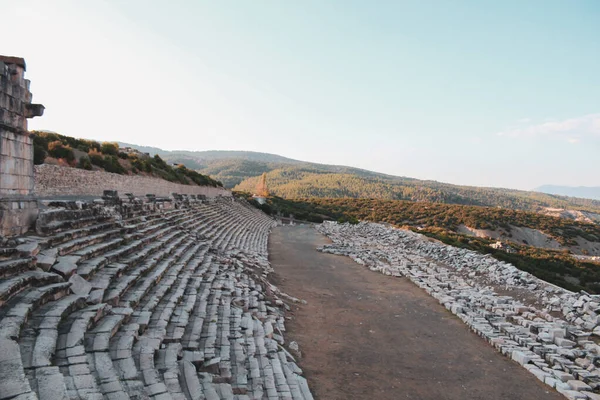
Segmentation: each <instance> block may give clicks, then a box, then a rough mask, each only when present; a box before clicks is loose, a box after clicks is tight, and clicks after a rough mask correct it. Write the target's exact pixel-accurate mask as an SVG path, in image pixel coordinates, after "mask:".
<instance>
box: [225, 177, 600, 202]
mask: <svg viewBox="0 0 600 400" xmlns="http://www.w3.org/2000/svg"><path fill="white" fill-rule="evenodd" d="M257 179H258V178H257V177H253V178H248V179H246V180H245V181H243V182H241V183H240V184H238V185H237V186H236V187H235V188H234V190H237V191H252V189H253V188H254V187H255V186H256V183H257ZM267 182H268V185H269V190H270V191H271V193H273V194H274V195H277V196H280V197H283V198H288V199H295V198H308V197H322V198H348V197H350V198H375V199H382V200H409V201H416V202H435V203H446V204H461V205H473V206H488V207H502V208H509V209H514V210H528V211H539V210H540V209H543V208H545V207H554V208H571V209H578V210H585V211H592V212H600V201H597V200H589V199H577V198H571V197H562V196H556V195H549V194H544V193H538V192H526V191H519V190H511V189H498V188H480V187H472V186H458V185H450V184H446V183H440V182H435V181H420V180H416V179H410V178H401V177H392V176H388V175H383V174H380V175H374V173H370V172H368V171H365V172H363V171H361V170H355V171H346V172H336V173H332V172H325V171H323V170H320V169H315V168H307V167H299V166H294V167H286V168H279V169H276V170H272V171H270V172H268V173H267Z"/></svg>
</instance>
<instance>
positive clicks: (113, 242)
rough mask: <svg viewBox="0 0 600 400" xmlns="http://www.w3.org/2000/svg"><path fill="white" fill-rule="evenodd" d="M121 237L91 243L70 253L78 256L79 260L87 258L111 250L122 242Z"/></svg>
mask: <svg viewBox="0 0 600 400" xmlns="http://www.w3.org/2000/svg"><path fill="white" fill-rule="evenodd" d="M123 241H124V239H123V238H115V239H110V240H107V241H104V242H101V243H98V244H92V245H90V246H86V247H84V248H82V249H79V250H77V251H76V252H75V253H72V254H73V255H75V256H78V257H80V261H85V260H89V259H90V258H93V257H96V256H98V255H100V254H102V253H104V252H107V251H109V250H112V249H114V248H116V247H118V246H119V245H120V244H121V243H123Z"/></svg>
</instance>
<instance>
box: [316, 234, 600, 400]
mask: <svg viewBox="0 0 600 400" xmlns="http://www.w3.org/2000/svg"><path fill="white" fill-rule="evenodd" d="M317 230H318V231H319V232H321V233H323V234H325V235H326V236H328V237H329V238H330V239H331V240H332V241H333V244H331V245H326V246H323V247H322V248H320V249H319V250H321V251H323V252H326V253H331V254H337V255H345V256H349V257H351V258H352V259H353V260H354V261H356V262H357V263H359V264H361V265H364V266H366V267H367V268H369V269H370V270H372V271H378V272H381V273H383V274H385V275H389V276H396V277H406V278H408V279H410V280H411V281H412V282H413V283H414V284H416V285H417V286H419V287H420V288H422V289H423V290H425V291H426V292H427V293H428V294H430V295H431V296H433V297H434V298H435V299H437V300H438V301H439V302H440V304H442V305H444V307H446V308H447V309H448V310H449V311H450V312H452V313H453V314H454V315H456V316H457V317H459V318H460V319H461V320H462V321H463V322H464V323H465V324H467V325H468V326H469V327H470V328H471V329H472V330H473V331H474V332H475V333H477V334H478V335H479V336H481V337H482V338H484V339H485V340H486V341H488V342H489V343H490V344H491V345H492V346H493V347H494V348H496V349H497V350H498V351H499V352H501V353H502V354H504V355H505V356H507V357H510V358H511V359H512V360H514V361H515V362H517V363H519V364H520V365H522V366H523V367H524V368H525V369H527V370H528V371H529V372H530V373H531V374H533V375H534V376H535V377H536V378H538V379H539V380H540V381H542V382H544V383H545V384H547V385H548V386H550V387H552V388H555V389H556V390H557V391H558V392H560V393H561V394H563V395H564V396H565V397H566V398H568V399H589V400H600V346H598V345H597V344H596V342H597V339H598V336H600V296H596V295H589V294H587V293H584V292H581V293H573V292H570V291H567V290H565V289H562V288H560V287H557V286H555V285H552V284H549V283H547V282H545V281H542V280H540V279H538V278H536V277H534V276H533V275H531V274H529V273H527V272H523V271H520V270H518V269H517V268H516V267H514V266H513V265H511V264H508V263H505V262H502V261H498V260H496V259H494V258H492V257H491V256H489V255H482V254H479V253H476V252H473V251H470V250H466V249H460V248H456V247H452V246H448V245H445V244H442V243H440V242H437V241H433V240H431V239H429V238H427V237H425V236H423V235H420V234H418V233H414V232H411V231H407V230H400V229H394V228H391V227H388V226H386V225H383V224H375V223H366V222H361V223H359V224H357V225H351V224H338V223H334V222H325V223H323V224H321V225H318V226H317ZM440 351H443V349H440Z"/></svg>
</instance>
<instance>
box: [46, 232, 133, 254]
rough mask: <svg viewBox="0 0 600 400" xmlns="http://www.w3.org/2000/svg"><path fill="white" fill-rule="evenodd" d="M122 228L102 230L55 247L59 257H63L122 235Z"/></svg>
mask: <svg viewBox="0 0 600 400" xmlns="http://www.w3.org/2000/svg"><path fill="white" fill-rule="evenodd" d="M123 231H124V229H123V228H118V229H110V230H104V231H102V232H100V233H96V234H93V235H85V236H82V237H78V238H76V239H72V240H69V241H67V242H64V243H62V244H60V245H58V246H56V247H55V249H56V251H57V253H58V255H59V256H64V255H67V254H70V253H73V252H76V251H78V250H80V249H83V248H85V247H88V246H91V245H94V244H98V243H102V242H104V241H105V240H106V239H109V238H112V237H114V236H117V235H120V234H122V233H123Z"/></svg>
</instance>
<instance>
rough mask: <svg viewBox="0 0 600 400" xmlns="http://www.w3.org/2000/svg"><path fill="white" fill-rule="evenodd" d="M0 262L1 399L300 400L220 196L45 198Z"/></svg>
mask: <svg viewBox="0 0 600 400" xmlns="http://www.w3.org/2000/svg"><path fill="white" fill-rule="evenodd" d="M43 206H44V207H45V208H44V209H43V210H41V213H40V216H39V217H38V219H37V225H36V231H37V232H36V234H30V235H29V236H22V237H18V238H16V239H14V240H12V241H11V242H12V244H13V247H12V248H11V249H10V251H5V252H4V253H2V254H5V255H8V256H5V257H4V259H0V399H161V400H162V399H165V400H166V399H231V400H249V399H293V400H302V399H312V396H311V394H310V391H309V389H308V386H307V383H306V380H305V379H304V378H303V377H302V376H301V374H302V371H301V370H300V368H299V367H298V366H297V365H296V362H295V360H294V357H293V355H292V354H291V353H290V352H288V350H287V348H288V346H289V345H288V344H287V343H286V342H285V339H284V333H285V324H284V321H285V309H286V307H289V306H288V303H290V302H292V301H297V299H294V298H291V297H289V296H286V295H284V294H282V293H280V292H279V290H278V289H277V288H276V287H275V286H273V285H271V284H270V283H269V282H268V281H267V277H268V274H269V273H270V272H271V267H270V264H269V262H268V258H267V241H268V235H269V232H270V230H271V228H272V227H273V226H274V221H273V220H272V219H270V218H268V217H267V216H266V215H265V214H263V213H261V212H259V211H257V210H256V209H254V208H252V207H250V206H248V205H247V204H245V203H243V202H238V201H234V200H232V199H231V198H217V199H210V200H206V199H203V198H201V197H197V196H186V195H174V196H173V198H171V199H161V198H156V197H154V196H148V197H147V198H146V199H138V198H135V197H134V196H131V195H130V196H127V197H126V198H121V197H119V196H118V195H117V193H116V192H107V193H105V196H104V197H103V199H101V200H100V199H99V200H97V201H94V202H76V201H46V202H44V203H43Z"/></svg>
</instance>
